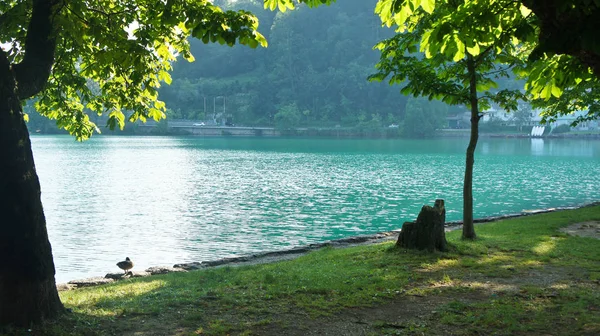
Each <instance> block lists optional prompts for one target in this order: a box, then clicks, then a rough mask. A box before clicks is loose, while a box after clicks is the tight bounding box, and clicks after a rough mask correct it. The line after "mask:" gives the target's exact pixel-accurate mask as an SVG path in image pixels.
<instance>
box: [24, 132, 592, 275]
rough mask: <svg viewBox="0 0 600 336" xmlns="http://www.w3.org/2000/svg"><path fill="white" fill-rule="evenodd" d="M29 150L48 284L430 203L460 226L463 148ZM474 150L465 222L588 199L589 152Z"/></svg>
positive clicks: (40, 140) (563, 146)
mask: <svg viewBox="0 0 600 336" xmlns="http://www.w3.org/2000/svg"><path fill="white" fill-rule="evenodd" d="M533 140H541V139H533ZM32 142H33V146H34V155H35V158H36V164H37V168H38V173H39V175H40V180H41V183H42V200H43V203H44V207H45V211H46V216H47V220H48V229H49V234H50V238H51V242H52V244H53V251H54V256H55V261H56V265H57V272H58V274H57V279H58V280H59V281H66V280H68V279H72V278H79V277H84V276H90V275H101V274H103V273H105V272H106V271H110V270H112V271H118V269H117V268H116V266H115V263H116V262H117V261H119V260H122V259H123V258H124V257H126V256H129V257H131V258H132V259H133V260H134V262H136V265H137V266H136V268H137V269H144V268H146V267H149V266H155V265H164V264H166V265H170V264H173V263H176V262H185V261H201V260H208V259H215V258H219V257H225V256H231V255H239V254H248V253H252V252H257V251H264V250H275V249H281V248H288V247H292V246H296V245H302V244H308V243H312V242H317V241H323V240H328V239H335V238H341V237H346V236H352V235H357V234H363V233H374V232H380V231H387V230H391V229H396V228H398V227H400V226H401V225H402V223H403V222H404V221H407V220H412V219H414V218H415V216H416V215H417V213H418V211H419V210H420V208H421V206H422V205H423V204H431V203H432V202H433V200H435V199H436V198H444V199H446V204H447V206H448V211H447V217H448V220H456V219H460V218H461V216H462V179H463V174H464V152H465V148H466V139H442V140H423V141H417V140H410V141H383V140H381V141H380V140H314V139H228V138H214V139H210V138H205V139H201V138H159V137H99V138H96V139H93V140H91V141H88V142H85V143H76V142H74V141H73V140H72V139H71V138H69V137H60V136H59V137H56V136H36V137H33V138H32ZM480 143H481V145H480V147H479V148H480V149H479V150H478V152H477V154H476V163H475V171H474V201H475V216H476V217H482V216H487V215H494V214H501V213H514V212H519V211H521V210H523V209H531V208H540V207H549V206H564V205H573V204H579V203H583V202H588V201H593V200H597V199H598V193H597V190H595V189H596V188H595V186H596V185H597V184H598V177H597V175H598V174H597V173H595V172H597V169H598V163H599V158H598V153H599V151H598V147H599V142H593V141H562V142H561V141H560V140H559V141H556V140H543V142H539V141H538V142H532V141H531V140H530V139H482V140H481V142H480ZM569 148H570V149H569Z"/></svg>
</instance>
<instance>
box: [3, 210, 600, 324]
mask: <svg viewBox="0 0 600 336" xmlns="http://www.w3.org/2000/svg"><path fill="white" fill-rule="evenodd" d="M586 221H600V206H595V207H586V208H582V209H578V210H569V211H559V212H554V213H547V214H540V215H533V216H527V217H521V218H517V219H510V220H503V221H498V222H494V223H489V224H483V225H477V226H476V232H477V234H478V239H477V240H476V241H474V242H468V241H461V240H460V232H459V231H453V232H449V233H448V234H447V239H448V242H449V243H450V245H451V250H450V252H448V253H434V254H428V253H424V252H415V251H406V250H401V249H397V248H396V247H395V246H394V245H393V244H392V243H384V244H376V245H366V246H360V247H352V248H345V249H333V248H326V249H323V250H320V251H317V252H313V253H310V254H308V255H306V256H302V257H299V258H297V259H294V260H291V261H284V262H278V263H272V264H263V265H255V266H244V267H224V268H216V269H208V270H202V271H195V272H189V273H175V274H168V275H164V276H152V277H148V278H140V279H134V280H124V281H121V282H118V283H115V284H110V285H104V286H98V287H94V288H86V289H78V290H73V291H67V292H61V298H62V300H63V302H64V304H65V306H66V307H68V308H70V309H71V310H72V313H70V314H68V315H65V316H64V317H63V318H62V319H61V320H59V321H57V322H53V323H47V324H46V325H44V326H42V327H34V328H32V330H31V331H26V330H13V329H11V330H6V332H8V333H11V334H17V335H19V334H23V335H31V334H34V335H123V334H129V335H196V334H203V335H227V334H242V335H253V334H273V335H276V334H288V333H291V332H292V331H293V330H295V329H294V328H301V327H302V326H306V325H311V323H314V321H321V322H319V323H320V325H321V326H322V327H323V328H326V327H327V323H330V322H331V321H334V320H336V319H337V320H343V317H344V316H345V314H346V313H347V312H348V311H349V310H348V309H350V307H355V308H352V309H353V312H360V311H361V310H365V311H369V312H371V311H372V312H377V310H378V307H382V308H381V309H384V308H383V307H385V309H388V310H389V309H392V308H390V307H400V306H402V305H406V304H407V302H409V301H410V302H413V301H414V302H421V303H426V304H421V306H419V307H421V308H420V314H419V315H418V316H403V315H402V314H403V313H402V310H401V309H399V310H398V314H396V315H397V316H396V317H395V318H394V319H395V320H393V321H392V320H389V319H380V317H377V316H376V314H374V315H373V316H375V317H374V318H373V320H371V321H367V322H365V323H366V326H365V328H367V330H369V333H371V334H375V335H387V334H391V335H395V334H402V335H449V334H456V335H491V334H498V335H587V334H589V335H600V286H599V284H600V240H598V239H594V238H581V237H573V236H568V235H566V234H564V233H561V232H560V231H559V229H560V228H561V227H566V226H568V225H569V224H572V223H578V222H586ZM356 307H358V308H356ZM399 321H402V323H401V322H399ZM286 328H287V329H286ZM332 328H333V327H332ZM286 330H287V332H286ZM334 331H335V330H334ZM334 331H332V332H334ZM333 334H335V333H333Z"/></svg>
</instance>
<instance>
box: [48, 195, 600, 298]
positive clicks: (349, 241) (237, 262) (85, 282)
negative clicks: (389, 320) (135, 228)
mask: <svg viewBox="0 0 600 336" xmlns="http://www.w3.org/2000/svg"><path fill="white" fill-rule="evenodd" d="M597 205H600V201H595V202H589V203H584V204H581V205H578V206H567V207H554V208H547V209H536V210H523V211H521V212H520V213H514V214H506V215H499V216H489V217H484V218H477V219H474V220H473V222H474V224H485V223H492V222H496V221H499V220H503V219H509V218H517V217H526V216H530V215H536V214H542V213H549V212H556V211H565V210H575V209H581V208H586V207H592V206H597ZM461 226H462V221H460V220H459V221H451V222H446V224H445V227H446V232H448V231H453V230H457V229H459V228H460V227H461ZM399 232H400V229H396V230H392V231H387V232H379V233H375V234H369V235H359V236H353V237H347V238H340V239H334V240H328V241H324V242H321V243H312V244H308V245H304V246H297V247H294V248H291V249H285V250H276V251H267V252H259V253H254V254H249V255H242V256H239V257H226V258H219V259H214V260H207V261H200V262H189V263H179V264H174V265H173V266H155V267H150V268H147V269H146V270H145V271H136V272H130V273H127V276H125V274H123V273H107V274H106V275H105V276H104V277H101V276H96V277H91V278H85V279H76V280H71V281H68V282H66V283H57V284H56V286H57V288H58V290H59V291H65V290H72V289H76V288H82V287H89V286H97V285H102V284H107V283H113V282H116V281H118V280H124V279H129V278H136V277H147V276H152V275H159V274H166V273H172V272H188V271H194V270H200V269H206V268H214V267H225V266H233V267H235V266H245V265H257V264H265V263H273V262H278V261H284V260H291V259H295V258H298V257H300V256H303V255H305V254H307V253H309V252H312V251H316V250H319V249H322V248H326V247H333V248H345V247H352V246H359V245H367V244H378V243H383V242H388V241H392V240H395V239H397V237H398V233H399Z"/></svg>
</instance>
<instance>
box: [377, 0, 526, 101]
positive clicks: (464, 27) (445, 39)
mask: <svg viewBox="0 0 600 336" xmlns="http://www.w3.org/2000/svg"><path fill="white" fill-rule="evenodd" d="M399 3H400V1H388V0H381V1H380V2H379V3H378V5H377V7H376V11H377V12H378V13H379V14H380V15H381V17H382V21H383V22H384V23H385V24H387V25H390V26H392V25H395V26H396V31H397V32H398V34H396V35H395V36H394V37H393V38H391V39H387V40H384V41H382V42H381V43H379V44H378V45H377V46H376V48H377V49H379V50H381V59H380V62H379V64H378V65H377V68H378V73H377V74H375V75H373V76H371V77H370V79H371V80H384V79H385V78H387V77H389V83H390V84H404V87H403V89H402V92H403V93H404V94H412V95H414V96H427V97H428V98H429V99H439V100H442V101H443V102H445V103H448V104H451V105H459V104H464V105H467V106H469V105H471V103H472V96H471V92H470V84H471V79H472V78H471V77H472V76H471V75H472V74H470V73H469V71H468V61H469V60H471V61H472V62H473V65H474V70H475V71H476V74H475V75H476V90H477V92H480V93H482V95H481V96H480V97H478V104H479V105H480V107H481V109H486V108H489V107H490V106H491V104H492V103H496V104H499V105H501V106H503V107H504V108H506V109H509V110H513V109H515V108H516V107H517V105H516V103H517V99H519V98H523V95H522V94H521V93H520V92H519V91H518V90H498V85H497V83H496V79H498V78H502V77H508V75H509V70H510V68H511V67H512V66H513V65H514V64H518V63H519V62H520V59H519V58H518V57H515V55H516V54H518V53H519V51H520V47H519V43H518V40H517V39H518V38H517V37H516V36H520V37H521V38H527V36H528V35H531V34H533V33H534V30H533V28H532V26H531V24H530V20H529V15H528V13H524V12H523V10H522V6H520V4H518V3H515V2H510V3H508V4H507V3H503V4H502V6H500V4H498V1H496V2H494V1H491V2H490V3H489V4H487V5H483V4H482V5H473V3H471V2H461V1H454V2H451V1H450V2H442V3H438V4H437V5H436V6H435V7H432V6H431V4H432V3H433V2H428V1H422V2H421V1H412V0H409V1H405V2H404V5H403V6H401V7H397V9H394V7H393V6H397V5H398V4H399ZM390 6H391V7H390ZM496 6H497V7H496ZM490 9H494V10H496V11H497V12H504V15H493V14H492V12H488V11H489V10H490ZM391 10H394V12H393V13H395V14H393V15H390V11H391ZM486 13H489V14H490V15H489V17H486V15H485V14H486ZM467 20H468V21H467ZM479 20H491V21H493V22H494V24H491V25H487V26H486V25H482V24H479V22H478V21H479ZM465 22H469V24H465ZM517 32H518V33H517ZM515 35H516V36H515ZM419 52H421V53H419Z"/></svg>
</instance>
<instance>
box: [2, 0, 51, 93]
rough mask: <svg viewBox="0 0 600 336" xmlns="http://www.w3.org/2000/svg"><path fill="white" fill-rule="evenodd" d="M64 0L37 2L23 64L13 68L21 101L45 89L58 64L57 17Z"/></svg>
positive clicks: (34, 3)
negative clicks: (55, 54) (57, 6)
mask: <svg viewBox="0 0 600 336" xmlns="http://www.w3.org/2000/svg"><path fill="white" fill-rule="evenodd" d="M60 1H61V0H49V1H48V0H33V7H32V13H31V19H30V21H29V25H28V27H27V37H26V39H25V45H24V50H25V56H24V57H23V61H22V62H21V63H19V64H15V65H14V66H13V72H14V75H15V79H16V81H17V86H18V95H19V99H27V98H30V97H32V96H34V95H36V94H37V93H39V92H40V91H42V89H43V88H44V86H45V85H46V83H47V81H48V78H49V77H50V73H51V71H52V65H53V63H54V52H55V50H56V38H57V36H56V29H55V27H54V22H53V19H54V14H56V11H57V9H56V5H58V4H59V3H60Z"/></svg>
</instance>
